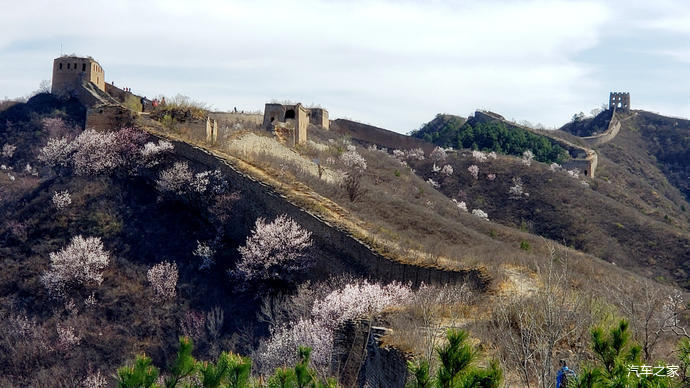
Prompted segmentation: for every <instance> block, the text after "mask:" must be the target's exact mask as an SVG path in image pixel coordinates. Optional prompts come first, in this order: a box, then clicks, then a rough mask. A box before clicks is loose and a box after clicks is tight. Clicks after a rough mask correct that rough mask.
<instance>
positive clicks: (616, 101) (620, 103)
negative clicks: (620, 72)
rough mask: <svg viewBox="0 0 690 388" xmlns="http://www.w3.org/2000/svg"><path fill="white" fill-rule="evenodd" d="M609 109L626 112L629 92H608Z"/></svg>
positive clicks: (628, 108)
mask: <svg viewBox="0 0 690 388" xmlns="http://www.w3.org/2000/svg"><path fill="white" fill-rule="evenodd" d="M609 109H615V110H620V111H624V112H627V111H629V110H630V93H627V92H611V94H609Z"/></svg>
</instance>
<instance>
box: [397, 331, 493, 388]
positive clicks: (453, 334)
mask: <svg viewBox="0 0 690 388" xmlns="http://www.w3.org/2000/svg"><path fill="white" fill-rule="evenodd" d="M467 337H468V335H467V332H465V331H462V330H448V332H447V333H446V338H447V340H448V343H447V344H446V345H444V346H442V347H440V348H438V349H436V353H437V355H438V357H439V360H440V361H441V365H440V367H439V369H438V372H437V374H436V379H435V380H433V379H431V378H430V373H429V364H428V362H426V361H422V362H421V363H419V364H412V363H410V364H409V366H410V371H411V373H412V375H413V380H412V381H411V382H410V384H408V387H414V388H422V387H424V388H426V387H431V386H433V385H434V383H435V385H436V386H437V387H439V388H470V387H476V388H494V387H499V386H500V384H501V382H502V381H503V371H502V370H501V368H500V366H499V365H498V363H497V362H495V361H491V362H490V364H489V367H488V368H478V367H476V366H474V365H473V363H474V361H475V360H476V358H477V354H478V352H477V350H476V349H474V347H473V346H472V345H470V344H468V343H467Z"/></svg>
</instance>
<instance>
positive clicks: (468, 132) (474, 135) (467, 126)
mask: <svg viewBox="0 0 690 388" xmlns="http://www.w3.org/2000/svg"><path fill="white" fill-rule="evenodd" d="M410 135H411V136H414V137H417V138H420V139H423V140H425V141H428V142H430V143H434V144H436V145H437V146H440V147H450V148H456V149H462V148H469V149H473V150H481V151H487V152H490V151H494V152H498V153H501V154H506V155H514V156H521V155H522V154H523V153H524V152H525V151H531V152H532V153H534V158H535V159H536V160H538V161H540V162H544V163H552V162H555V163H563V162H564V161H565V160H566V159H567V157H568V155H567V152H566V151H565V150H564V149H563V148H562V147H561V146H559V145H558V144H556V143H554V142H553V141H551V140H550V139H549V138H547V137H545V136H539V135H535V134H533V133H530V132H527V131H525V130H521V129H516V128H507V127H506V126H505V125H504V124H503V123H500V122H489V123H480V122H473V121H472V120H469V121H464V120H462V119H461V118H458V117H456V116H448V115H441V114H439V115H437V116H436V118H435V119H434V120H432V121H431V122H429V123H427V124H425V125H423V126H422V127H421V128H420V129H418V130H416V131H412V133H410Z"/></svg>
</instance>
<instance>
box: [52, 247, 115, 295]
mask: <svg viewBox="0 0 690 388" xmlns="http://www.w3.org/2000/svg"><path fill="white" fill-rule="evenodd" d="M109 261H110V254H109V253H108V252H107V251H106V250H105V249H103V243H102V242H101V239H100V238H98V237H87V238H84V237H82V236H81V235H79V236H75V237H74V238H72V241H71V242H70V244H69V245H67V246H66V247H65V248H62V249H61V250H60V251H58V252H53V253H51V254H50V268H49V269H48V270H47V271H46V272H45V273H44V274H43V276H42V277H41V281H42V282H43V285H44V286H45V287H46V288H47V289H48V292H49V293H50V294H51V295H54V296H64V295H65V293H66V292H67V291H69V290H70V289H74V288H80V287H88V288H93V287H97V286H100V284H101V283H102V282H103V270H104V269H105V267H107V266H108V263H109Z"/></svg>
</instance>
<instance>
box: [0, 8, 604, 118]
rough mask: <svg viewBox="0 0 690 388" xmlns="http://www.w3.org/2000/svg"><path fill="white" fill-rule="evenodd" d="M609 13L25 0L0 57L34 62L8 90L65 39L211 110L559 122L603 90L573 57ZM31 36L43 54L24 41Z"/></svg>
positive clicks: (47, 61) (7, 20)
mask: <svg viewBox="0 0 690 388" xmlns="http://www.w3.org/2000/svg"><path fill="white" fill-rule="evenodd" d="M611 15H612V12H610V11H609V8H608V6H607V5H605V4H600V3H597V2H591V1H579V2H570V1H539V0H533V1H521V2H508V1H493V2H477V3H463V4H455V3H453V2H438V1H437V2H387V1H354V2H350V1H318V0H305V1H302V2H299V3H294V2H280V1H264V0H259V1H254V2H228V1H220V0H218V1H199V2H194V3H190V2H188V1H157V2H153V3H150V2H142V1H117V2H113V1H101V0H98V1H93V2H79V1H72V2H65V3H60V7H56V6H55V3H54V2H52V1H50V2H49V1H38V2H32V3H31V4H28V2H24V3H17V4H16V6H13V7H12V8H10V9H9V10H7V12H4V13H3V14H2V15H0V25H3V26H4V27H3V32H6V33H4V34H2V35H1V36H0V53H2V56H1V57H2V59H0V65H2V67H3V69H5V68H6V65H7V64H9V62H10V61H12V62H15V61H18V62H22V63H26V61H27V58H31V61H32V62H33V63H32V64H31V65H30V66H28V67H27V66H24V67H21V68H20V67H17V68H15V70H13V71H12V72H10V73H9V74H8V72H7V71H4V72H3V73H4V74H3V75H0V77H3V78H0V82H2V84H3V85H7V83H8V82H9V81H7V80H10V79H16V78H17V76H18V75H19V74H18V73H19V72H21V71H22V70H21V69H23V74H24V77H29V76H36V79H35V80H34V81H33V82H32V83H31V84H30V85H26V86H25V87H24V89H25V91H22V90H20V89H18V85H17V84H16V83H14V84H11V85H9V87H8V88H7V90H8V91H15V90H16V91H15V92H14V93H15V94H25V93H27V92H28V91H30V90H31V89H34V88H35V85H37V84H38V82H39V81H40V80H41V79H43V78H45V76H43V74H45V73H46V69H47V71H48V72H49V71H50V66H51V59H52V58H53V57H54V56H56V54H57V51H58V47H59V45H60V42H63V45H64V51H65V52H66V53H72V52H76V53H77V54H82V55H92V56H94V57H95V58H96V59H98V60H99V62H100V63H101V65H103V67H104V68H105V70H106V77H107V78H108V80H112V79H115V80H116V82H117V83H118V84H119V85H124V84H126V85H128V86H130V87H132V88H134V89H135V90H138V91H141V92H142V93H145V94H148V95H153V94H158V93H165V94H175V93H177V92H182V93H184V94H188V95H190V96H192V97H193V98H195V99H199V100H205V101H208V102H209V103H211V104H213V105H215V106H216V107H219V108H230V107H232V106H242V107H244V108H245V109H261V108H262V107H263V103H264V102H266V101H268V100H270V99H272V98H278V99H292V100H299V101H303V102H306V103H311V102H315V103H320V104H322V105H324V106H325V107H327V108H328V109H329V110H330V111H331V116H336V117H337V116H338V115H348V116H350V117H353V118H355V119H359V120H362V121H367V122H371V123H373V124H376V125H380V126H384V127H388V128H391V129H395V130H399V131H407V130H410V129H413V128H416V127H417V126H418V125H419V124H420V123H422V122H424V121H428V120H430V119H432V118H433V116H434V114H435V113H438V112H440V111H445V112H448V113H457V114H461V115H466V114H469V113H471V111H472V110H473V109H474V108H475V107H486V108H490V109H494V110H496V111H499V112H501V113H503V114H505V115H506V116H508V117H512V116H516V117H518V118H520V119H528V120H530V121H535V122H536V121H541V122H544V123H545V124H551V125H553V124H557V123H560V122H564V121H567V119H568V118H569V117H570V115H572V112H573V111H575V110H581V109H584V108H587V107H588V106H590V105H591V106H595V105H597V103H598V101H599V100H600V99H602V98H603V97H601V98H599V99H597V100H596V101H592V102H591V104H588V105H585V106H584V107H583V108H574V107H577V106H580V105H583V104H587V101H588V98H589V97H591V94H592V93H594V92H595V90H596V88H597V82H596V81H593V80H591V79H590V75H591V67H590V66H589V65H587V64H584V63H578V62H576V61H575V60H573V58H574V57H575V56H576V55H577V54H578V53H579V52H582V51H583V50H586V49H588V48H591V47H594V46H595V45H597V44H598V43H599V39H600V34H601V31H602V29H604V28H605V27H606V23H607V21H608V20H609V19H610V18H611ZM30 42H43V43H44V44H45V43H47V44H48V45H49V46H51V49H46V48H38V49H30V48H29V49H28V51H27V50H25V49H23V48H24V47H30V45H28V43H30ZM3 51H4V52H3ZM34 61H35V62H34ZM39 70H40V71H39ZM39 73H40V75H39ZM3 89H5V87H3ZM6 93H8V92H6Z"/></svg>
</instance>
